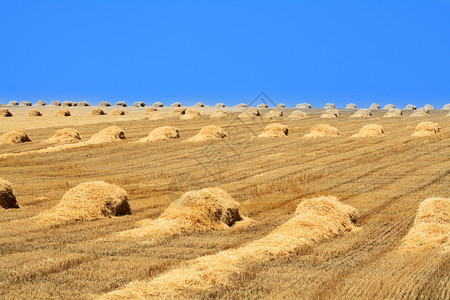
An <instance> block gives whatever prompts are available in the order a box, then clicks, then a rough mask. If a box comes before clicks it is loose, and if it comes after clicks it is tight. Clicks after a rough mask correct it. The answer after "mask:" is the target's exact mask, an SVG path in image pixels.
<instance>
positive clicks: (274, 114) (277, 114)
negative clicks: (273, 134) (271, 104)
mask: <svg viewBox="0 0 450 300" xmlns="http://www.w3.org/2000/svg"><path fill="white" fill-rule="evenodd" d="M281 117H283V112H282V111H281V110H276V109H272V110H270V111H269V112H268V113H267V114H265V115H264V118H265V119H268V120H272V119H279V118H281Z"/></svg>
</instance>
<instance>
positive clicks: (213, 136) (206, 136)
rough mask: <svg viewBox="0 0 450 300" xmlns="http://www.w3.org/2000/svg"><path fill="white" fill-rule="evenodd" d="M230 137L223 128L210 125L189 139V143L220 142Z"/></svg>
mask: <svg viewBox="0 0 450 300" xmlns="http://www.w3.org/2000/svg"><path fill="white" fill-rule="evenodd" d="M227 136H228V135H227V133H226V132H225V131H224V130H223V129H222V127H219V126H215V125H209V126H206V127H203V128H202V129H200V132H199V133H198V134H196V135H194V136H193V137H191V138H189V139H187V141H188V142H203V141H210V140H220V139H224V138H226V137H227Z"/></svg>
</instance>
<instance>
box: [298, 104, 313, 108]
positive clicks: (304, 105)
mask: <svg viewBox="0 0 450 300" xmlns="http://www.w3.org/2000/svg"><path fill="white" fill-rule="evenodd" d="M295 107H297V108H311V104H309V103H299V104H297V105H296V106H295Z"/></svg>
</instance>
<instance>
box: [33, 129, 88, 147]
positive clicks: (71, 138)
mask: <svg viewBox="0 0 450 300" xmlns="http://www.w3.org/2000/svg"><path fill="white" fill-rule="evenodd" d="M80 140H81V136H80V133H79V132H78V130H76V129H73V128H63V129H59V130H58V131H56V133H55V135H54V136H52V137H50V138H48V139H46V140H45V141H43V142H42V143H46V144H50V143H76V142H79V141H80Z"/></svg>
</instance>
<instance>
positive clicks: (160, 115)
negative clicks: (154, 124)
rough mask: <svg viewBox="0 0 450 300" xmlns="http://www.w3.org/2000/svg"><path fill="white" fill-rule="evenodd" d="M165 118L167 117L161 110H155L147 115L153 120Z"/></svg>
mask: <svg viewBox="0 0 450 300" xmlns="http://www.w3.org/2000/svg"><path fill="white" fill-rule="evenodd" d="M165 118H166V117H165V116H164V114H163V113H162V112H160V111H154V112H152V113H150V114H149V115H148V117H147V119H149V120H152V121H157V120H162V119H165Z"/></svg>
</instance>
